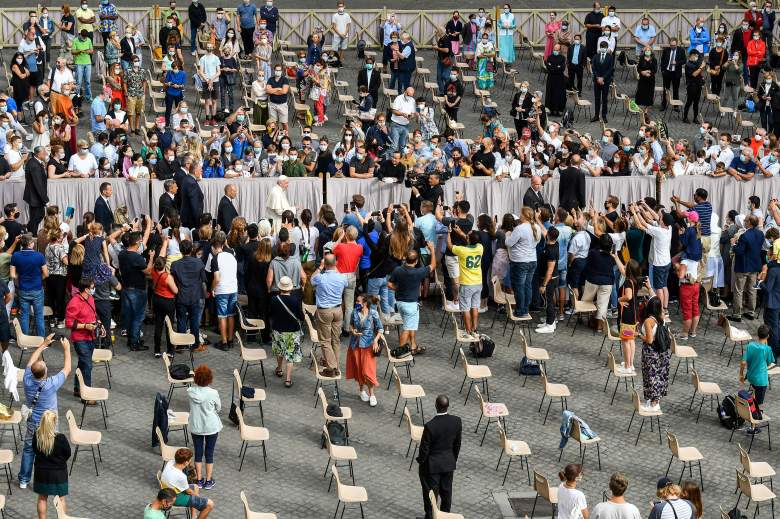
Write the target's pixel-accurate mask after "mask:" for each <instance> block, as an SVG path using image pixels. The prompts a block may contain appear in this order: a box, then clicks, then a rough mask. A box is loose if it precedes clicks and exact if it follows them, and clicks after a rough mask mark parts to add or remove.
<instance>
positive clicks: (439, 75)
mask: <svg viewBox="0 0 780 519" xmlns="http://www.w3.org/2000/svg"><path fill="white" fill-rule="evenodd" d="M450 71H452V67H447V66H445V65H444V64H442V62H441V61H437V62H436V82H437V83H438V84H439V94H440V95H444V94H446V93H447V81H449V79H450Z"/></svg>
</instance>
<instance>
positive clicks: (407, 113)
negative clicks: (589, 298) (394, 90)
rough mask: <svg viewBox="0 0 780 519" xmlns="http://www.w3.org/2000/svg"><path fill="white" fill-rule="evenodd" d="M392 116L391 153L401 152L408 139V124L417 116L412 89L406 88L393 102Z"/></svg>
mask: <svg viewBox="0 0 780 519" xmlns="http://www.w3.org/2000/svg"><path fill="white" fill-rule="evenodd" d="M392 111H393V116H392V117H390V142H391V143H392V146H393V151H401V150H403V147H404V146H406V141H407V140H408V139H409V123H410V122H411V119H413V118H414V117H415V116H416V115H417V104H416V102H415V100H414V88H412V87H407V88H406V90H404V93H403V94H401V95H399V96H398V97H396V98H395V100H393V107H392Z"/></svg>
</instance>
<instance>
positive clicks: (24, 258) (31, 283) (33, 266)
mask: <svg viewBox="0 0 780 519" xmlns="http://www.w3.org/2000/svg"><path fill="white" fill-rule="evenodd" d="M44 265H46V258H45V257H44V256H43V254H41V253H40V252H37V251H34V250H32V249H24V250H20V251H18V252H15V253H14V254H13V256H11V266H12V267H16V276H17V278H18V279H17V281H18V288H19V290H21V291H25V292H26V291H33V290H43V274H42V273H41V267H42V266H44Z"/></svg>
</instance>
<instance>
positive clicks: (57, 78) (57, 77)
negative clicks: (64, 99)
mask: <svg viewBox="0 0 780 519" xmlns="http://www.w3.org/2000/svg"><path fill="white" fill-rule="evenodd" d="M73 82H75V79H74V78H73V72H71V71H70V69H69V68H68V67H65V69H64V70H60V69H58V68H57V69H55V70H54V77H52V80H51V89H52V90H53V91H55V92H59V93H61V92H62V86H63V85H67V84H68V83H73Z"/></svg>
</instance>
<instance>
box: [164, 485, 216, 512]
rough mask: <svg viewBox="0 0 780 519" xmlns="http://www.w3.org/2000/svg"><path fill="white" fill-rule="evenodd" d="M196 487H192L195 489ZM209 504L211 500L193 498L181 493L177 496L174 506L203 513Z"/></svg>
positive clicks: (198, 497)
mask: <svg viewBox="0 0 780 519" xmlns="http://www.w3.org/2000/svg"><path fill="white" fill-rule="evenodd" d="M193 486H194V485H190V487H193ZM208 504H209V500H208V499H207V498H205V497H200V496H193V495H190V494H186V493H184V492H180V493H178V494H176V501H174V502H173V506H184V507H187V508H194V509H195V510H197V511H198V512H202V511H203V510H204V509H205V508H206V506H207V505H208Z"/></svg>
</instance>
